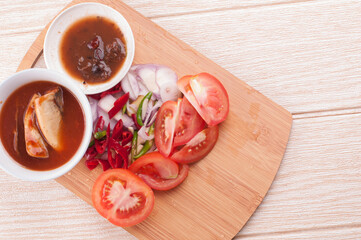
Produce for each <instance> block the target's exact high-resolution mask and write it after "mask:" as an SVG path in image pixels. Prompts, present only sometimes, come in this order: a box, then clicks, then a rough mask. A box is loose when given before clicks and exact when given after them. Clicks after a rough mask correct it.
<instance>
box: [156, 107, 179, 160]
mask: <svg viewBox="0 0 361 240" xmlns="http://www.w3.org/2000/svg"><path fill="white" fill-rule="evenodd" d="M178 111H179V104H178V103H177V102H173V101H168V102H165V103H163V105H162V106H161V107H160V109H159V110H158V113H157V118H156V120H155V128H154V139H155V145H156V146H157V148H158V150H159V152H161V153H162V154H163V155H164V156H166V157H167V156H169V154H170V153H171V151H172V150H173V138H174V131H175V127H176V122H177V118H178V114H179V113H178Z"/></svg>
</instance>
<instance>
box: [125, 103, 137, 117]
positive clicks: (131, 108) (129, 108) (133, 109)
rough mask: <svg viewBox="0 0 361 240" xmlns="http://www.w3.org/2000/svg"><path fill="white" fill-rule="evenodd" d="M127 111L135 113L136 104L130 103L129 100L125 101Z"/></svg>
mask: <svg viewBox="0 0 361 240" xmlns="http://www.w3.org/2000/svg"><path fill="white" fill-rule="evenodd" d="M127 112H128V113H129V114H130V115H132V114H136V113H137V106H135V105H134V104H130V103H129V102H127Z"/></svg>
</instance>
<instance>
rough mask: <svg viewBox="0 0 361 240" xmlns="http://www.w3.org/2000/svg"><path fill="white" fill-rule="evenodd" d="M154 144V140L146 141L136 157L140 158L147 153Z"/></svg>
mask: <svg viewBox="0 0 361 240" xmlns="http://www.w3.org/2000/svg"><path fill="white" fill-rule="evenodd" d="M152 146H153V141H148V140H147V141H145V143H144V146H143V148H142V149H141V150H140V151H139V153H138V154H137V155H135V156H134V158H135V159H137V158H140V157H141V156H143V155H144V154H146V153H147V152H148V151H149V149H150V148H151V147H152Z"/></svg>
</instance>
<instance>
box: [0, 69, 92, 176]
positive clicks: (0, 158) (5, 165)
mask: <svg viewBox="0 0 361 240" xmlns="http://www.w3.org/2000/svg"><path fill="white" fill-rule="evenodd" d="M39 75H43V76H45V77H47V79H45V78H44V79H37V78H35V77H37V76H39ZM26 76H27V77H28V79H30V80H25V81H24V80H23V79H22V78H21V77H26ZM11 81H12V83H9V82H11ZM34 81H50V82H56V83H57V84H58V85H60V86H62V87H65V88H67V89H68V90H69V91H70V92H71V93H72V94H73V95H74V97H75V98H76V99H77V101H78V103H79V105H80V106H81V108H82V110H83V116H84V123H85V124H84V133H83V138H82V141H81V143H80V145H79V148H78V150H77V151H76V152H75V153H74V155H73V156H72V157H71V158H70V160H69V161H67V162H66V163H64V164H63V165H61V166H59V167H57V168H54V169H51V170H45V171H37V170H32V169H29V168H26V167H25V166H23V165H21V164H20V163H18V162H17V161H15V160H14V159H13V158H12V157H11V156H10V154H9V153H8V152H7V150H6V149H5V147H4V146H3V144H2V142H1V141H0V167H1V168H2V169H3V170H4V171H5V172H7V173H8V174H10V175H12V176H14V177H17V178H19V179H22V180H27V181H34V182H37V181H46V180H51V179H55V178H58V177H60V176H62V175H64V174H66V173H67V172H69V171H70V170H71V169H73V168H74V167H75V166H76V165H77V164H78V163H79V162H80V160H81V159H82V157H83V156H84V154H85V152H86V150H87V148H88V145H89V142H90V139H91V135H92V128H93V120H92V115H91V108H90V104H89V101H88V99H87V97H86V96H85V94H84V93H83V92H82V91H81V90H80V89H79V88H78V87H77V86H76V85H75V84H74V83H73V82H72V81H71V80H70V79H69V78H68V77H67V76H66V75H64V74H62V73H59V72H57V71H54V70H50V69H45V68H31V69H26V70H23V71H20V72H17V73H15V74H13V75H11V76H10V77H8V78H7V79H5V80H4V81H1V82H0V92H2V91H5V90H3V89H2V88H5V87H7V86H8V88H9V85H11V84H14V85H15V87H12V88H13V90H12V91H10V92H9V93H8V94H7V96H6V97H4V99H2V97H0V100H1V101H2V102H3V103H2V104H1V105H0V114H1V112H2V107H3V105H4V103H5V102H6V100H7V98H8V97H9V96H10V95H11V94H12V93H13V92H14V91H15V90H16V89H18V88H19V87H21V86H24V85H26V84H28V83H31V82H34ZM14 82H16V83H14ZM10 87H11V86H10ZM5 161H8V162H5Z"/></svg>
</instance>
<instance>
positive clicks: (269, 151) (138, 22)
mask: <svg viewBox="0 0 361 240" xmlns="http://www.w3.org/2000/svg"><path fill="white" fill-rule="evenodd" d="M81 2H85V1H84V0H76V1H73V2H72V3H70V4H69V5H68V6H67V7H66V8H68V7H70V6H72V5H74V4H77V3H81ZM97 2H100V3H103V4H106V5H109V6H111V7H113V8H114V9H116V10H117V11H119V12H120V13H121V14H123V16H124V17H125V18H126V19H127V20H128V22H129V24H130V26H131V28H132V30H133V33H134V37H135V43H136V51H135V58H134V63H136V64H139V63H158V64H165V65H167V66H169V67H171V68H172V69H174V70H175V71H176V72H177V74H178V76H179V77H181V76H183V75H188V74H197V73H200V72H209V73H211V74H213V75H214V76H216V77H217V78H218V79H220V80H221V81H222V82H223V84H224V86H225V88H226V89H227V91H228V94H229V100H230V112H229V115H228V118H227V120H226V121H225V122H224V123H222V124H221V126H220V135H219V140H218V142H217V144H216V146H215V148H214V149H213V151H212V152H211V153H210V154H209V155H208V156H207V157H206V158H205V159H203V160H202V161H200V162H198V163H195V164H193V165H192V166H191V170H190V173H189V176H188V178H187V179H186V180H185V182H183V183H182V184H181V185H180V186H179V187H177V188H176V189H173V190H171V191H167V192H156V193H155V198H156V200H155V206H154V210H153V212H152V213H151V215H150V216H149V217H148V219H146V221H144V222H143V223H141V224H138V225H137V226H134V227H130V228H126V230H127V231H129V232H130V233H131V234H133V235H134V236H136V237H138V238H139V239H156V240H159V239H231V238H233V237H234V236H235V235H236V234H237V233H238V232H239V231H240V230H241V228H242V227H243V226H244V224H245V223H246V222H247V220H248V219H249V218H250V216H251V215H252V214H253V212H254V211H255V210H256V208H257V207H258V205H259V204H260V203H261V202H262V200H263V198H264V196H265V195H266V193H267V191H268V189H269V187H270V186H271V184H272V181H273V179H274V177H275V175H276V173H277V170H278V168H279V166H280V163H281V161H282V157H283V154H284V152H285V149H286V145H287V142H288V137H289V134H290V130H291V125H292V115H291V114H290V113H289V112H288V111H286V110H285V109H284V108H282V107H281V106H279V105H277V104H276V103H274V102H272V101H271V100H269V99H268V98H267V97H265V96H263V95H262V94H261V93H259V92H258V91H256V90H255V89H253V88H252V87H250V86H248V85H247V84H246V83H244V82H242V81H241V80H239V79H237V78H236V77H235V76H233V75H232V74H231V73H229V72H227V71H226V70H224V69H223V68H221V67H220V66H218V65H217V64H215V63H214V62H212V61H211V60H209V59H208V58H206V57H205V56H203V55H201V54H200V53H198V52H197V51H195V50H194V49H192V48H191V47H190V46H188V45H187V44H185V43H184V42H182V41H180V40H179V39H177V38H175V37H174V36H172V35H171V34H170V33H168V32H167V31H165V30H164V29H162V28H161V27H159V26H158V25H156V24H155V23H153V22H152V21H150V20H149V19H147V18H145V17H144V16H142V15H141V14H139V13H138V12H136V11H135V10H133V9H132V8H130V7H129V6H127V5H126V4H124V3H122V2H121V1H117V0H114V1H113V0H99V1H97ZM49 25H50V23H49V24H48V25H47V26H46V27H45V29H44V30H43V31H42V32H41V33H40V35H39V36H38V38H37V39H36V40H35V42H34V43H33V45H32V46H31V47H30V49H29V51H28V52H27V53H26V55H25V57H24V59H23V60H22V62H21V63H20V66H19V68H18V71H20V70H23V69H27V68H31V67H34V66H36V67H45V65H44V63H43V62H42V61H40V62H38V59H39V58H40V57H41V56H42V48H43V43H44V38H45V35H46V31H47V29H48V27H49ZM230 30H231V29H230ZM204 41H207V39H204ZM100 173H101V170H100V169H95V170H93V171H89V170H88V169H87V168H86V167H85V164H84V162H83V161H82V162H80V163H79V164H78V165H77V166H76V167H75V168H74V169H73V170H72V171H71V172H69V173H68V174H66V175H64V176H62V177H60V178H58V179H57V180H56V181H58V182H59V183H60V184H62V185H64V186H65V187H66V188H68V189H69V190H71V191H73V192H74V193H75V194H76V195H77V196H79V197H80V198H82V199H83V200H84V201H86V202H87V203H89V204H92V203H91V188H92V186H93V183H94V181H95V179H96V177H97V176H98V175H99V174H100ZM109 224H111V223H109Z"/></svg>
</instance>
